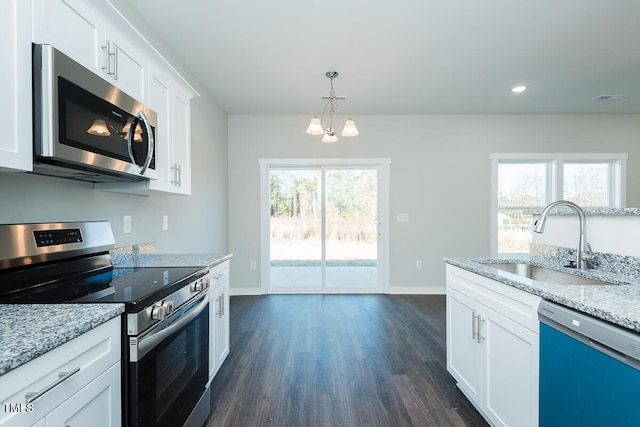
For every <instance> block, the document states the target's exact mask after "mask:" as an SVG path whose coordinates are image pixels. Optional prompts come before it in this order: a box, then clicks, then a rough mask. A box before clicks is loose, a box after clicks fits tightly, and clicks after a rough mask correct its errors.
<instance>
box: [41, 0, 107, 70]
mask: <svg viewBox="0 0 640 427" xmlns="http://www.w3.org/2000/svg"><path fill="white" fill-rule="evenodd" d="M32 3H33V41H34V43H40V44H45V43H46V44H50V45H52V46H54V47H55V48H56V49H58V50H60V51H61V52H63V53H64V54H65V55H67V56H69V57H70V58H73V59H74V60H76V61H77V62H79V63H80V64H82V65H84V66H85V67H87V68H89V69H90V70H93V71H94V72H95V73H97V74H100V75H102V76H104V75H105V74H104V73H105V71H103V69H102V67H103V66H105V67H106V62H105V60H106V58H105V57H106V54H105V53H104V51H103V49H102V46H103V45H104V41H105V21H104V19H103V18H102V16H100V13H99V11H98V10H97V9H96V8H95V7H94V4H93V2H87V1H79V0H66V1H65V0H32ZM105 70H106V68H105Z"/></svg>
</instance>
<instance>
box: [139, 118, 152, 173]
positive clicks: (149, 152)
mask: <svg viewBox="0 0 640 427" xmlns="http://www.w3.org/2000/svg"><path fill="white" fill-rule="evenodd" d="M138 117H139V118H140V119H141V120H142V122H143V123H144V126H145V127H146V128H147V136H148V137H149V141H148V143H147V158H146V159H145V161H144V165H143V166H142V168H141V169H140V174H141V175H144V173H145V172H146V171H147V169H148V168H149V165H150V164H151V159H152V158H153V147H154V145H155V144H154V138H153V132H152V131H151V125H150V124H149V119H147V116H145V114H144V113H143V112H142V110H140V111H138Z"/></svg>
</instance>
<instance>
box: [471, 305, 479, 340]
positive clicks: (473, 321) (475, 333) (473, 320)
mask: <svg viewBox="0 0 640 427" xmlns="http://www.w3.org/2000/svg"><path fill="white" fill-rule="evenodd" d="M476 317H477V318H478V319H480V315H479V314H478V315H477V316H476V312H475V311H472V312H471V339H472V340H475V339H476V338H477V336H478V327H477V326H476Z"/></svg>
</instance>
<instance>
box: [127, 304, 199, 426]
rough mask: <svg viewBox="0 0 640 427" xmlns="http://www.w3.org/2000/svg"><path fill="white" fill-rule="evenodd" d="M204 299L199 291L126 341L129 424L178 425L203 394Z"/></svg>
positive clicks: (181, 423) (182, 422)
mask: <svg viewBox="0 0 640 427" xmlns="http://www.w3.org/2000/svg"><path fill="white" fill-rule="evenodd" d="M208 299H209V295H208V292H204V293H203V294H201V296H199V297H198V298H196V299H195V300H194V301H192V302H190V303H188V304H186V305H185V306H184V307H183V308H181V309H179V310H178V311H177V312H176V313H174V315H172V316H171V317H170V318H167V319H166V320H165V321H164V322H162V323H160V324H159V326H157V327H154V328H153V330H152V331H151V332H149V333H148V334H146V335H143V336H141V337H129V364H128V368H129V375H128V379H127V380H126V381H127V382H128V390H127V391H128V394H129V397H128V399H127V400H128V401H129V411H128V412H129V414H128V418H129V420H128V421H129V425H131V426H182V425H183V424H184V423H185V421H186V420H187V418H188V417H189V415H190V414H191V411H192V410H193V409H194V407H195V406H196V404H197V403H198V400H199V398H200V397H201V396H202V394H203V393H204V392H205V388H206V384H207V379H208V372H209V364H208V360H209V356H208V355H209V304H208Z"/></svg>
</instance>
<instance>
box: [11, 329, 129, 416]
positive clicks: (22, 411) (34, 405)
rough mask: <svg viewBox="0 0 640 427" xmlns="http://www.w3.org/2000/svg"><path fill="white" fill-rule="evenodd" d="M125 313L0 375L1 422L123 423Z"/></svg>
mask: <svg viewBox="0 0 640 427" xmlns="http://www.w3.org/2000/svg"><path fill="white" fill-rule="evenodd" d="M120 328H121V327H120V318H114V319H112V320H110V321H108V322H106V323H104V324H102V325H100V326H98V327H96V328H94V329H92V330H90V331H88V332H86V333H84V334H82V335H80V336H78V337H76V338H74V339H72V340H71V341H68V342H66V343H65V344H62V345H61V346H59V347H56V348H55V349H53V350H51V351H49V352H47V353H45V354H43V355H42V356H40V357H38V358H36V359H34V360H31V361H29V362H28V363H26V364H24V365H22V366H20V367H18V368H16V369H14V370H12V371H9V372H7V373H6V374H5V375H2V376H0V402H2V405H3V406H2V409H3V410H1V411H0V426H11V427H22V426H24V427H30V426H38V427H50V426H56V427H60V426H65V427H66V426H70V427H74V426H78V427H81V426H92V427H99V426H105V427H107V426H109V427H118V426H120V425H121V424H122V419H121V417H122V415H121V414H122V412H121V406H122V404H121V385H120V384H121V362H120V349H121V343H120V332H121V331H120Z"/></svg>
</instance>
